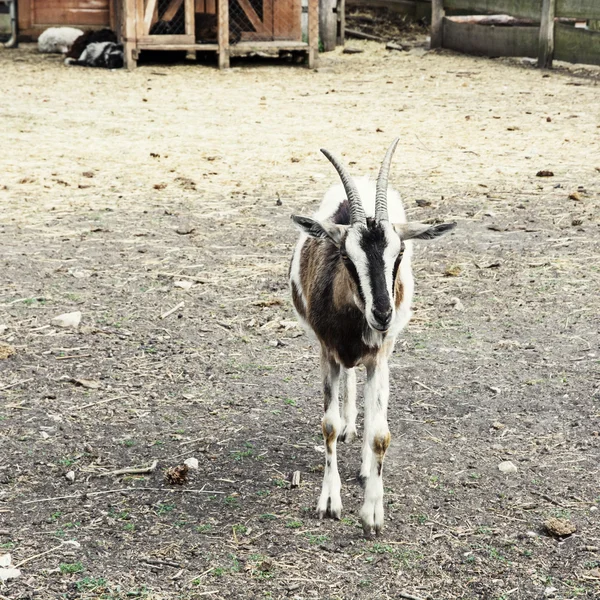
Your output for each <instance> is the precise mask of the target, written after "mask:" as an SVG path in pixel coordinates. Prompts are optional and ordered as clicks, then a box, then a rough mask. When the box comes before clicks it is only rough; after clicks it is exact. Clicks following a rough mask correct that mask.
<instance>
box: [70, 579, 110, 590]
mask: <svg viewBox="0 0 600 600" xmlns="http://www.w3.org/2000/svg"><path fill="white" fill-rule="evenodd" d="M75 586H76V587H77V589H78V590H79V591H80V592H81V591H84V590H86V591H90V590H95V589H97V588H99V587H105V586H106V579H104V578H103V577H84V578H83V579H80V580H79V581H77V582H75Z"/></svg>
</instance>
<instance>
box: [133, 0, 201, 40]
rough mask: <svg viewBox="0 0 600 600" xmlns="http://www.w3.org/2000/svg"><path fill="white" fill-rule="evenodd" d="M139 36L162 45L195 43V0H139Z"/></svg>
mask: <svg viewBox="0 0 600 600" xmlns="http://www.w3.org/2000/svg"><path fill="white" fill-rule="evenodd" d="M167 36H168V37H167ZM137 37H138V39H141V40H142V41H144V42H146V43H156V44H161V45H165V44H193V43H194V0H137Z"/></svg>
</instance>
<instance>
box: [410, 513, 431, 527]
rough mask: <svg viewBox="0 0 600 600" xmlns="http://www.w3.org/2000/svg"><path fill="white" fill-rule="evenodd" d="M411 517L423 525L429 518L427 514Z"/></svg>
mask: <svg viewBox="0 0 600 600" xmlns="http://www.w3.org/2000/svg"><path fill="white" fill-rule="evenodd" d="M412 518H413V519H414V520H415V522H416V523H418V524H419V525H425V523H427V521H428V520H429V517H428V516H427V515H412Z"/></svg>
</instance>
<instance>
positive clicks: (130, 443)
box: [121, 439, 137, 448]
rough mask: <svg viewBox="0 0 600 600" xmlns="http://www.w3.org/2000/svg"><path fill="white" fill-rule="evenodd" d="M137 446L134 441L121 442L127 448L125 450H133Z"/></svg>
mask: <svg viewBox="0 0 600 600" xmlns="http://www.w3.org/2000/svg"><path fill="white" fill-rule="evenodd" d="M136 444H137V442H136V441H135V440H132V439H127V440H123V441H122V442H121V445H122V446H125V448H131V447H132V446H135V445H136Z"/></svg>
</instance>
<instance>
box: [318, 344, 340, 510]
mask: <svg viewBox="0 0 600 600" xmlns="http://www.w3.org/2000/svg"><path fill="white" fill-rule="evenodd" d="M321 371H322V376H323V400H324V405H325V415H324V416H323V421H322V422H321V425H322V428H323V438H324V440H325V474H324V476H323V488H322V490H321V496H320V498H319V503H318V505H317V512H318V513H319V518H321V519H322V518H323V517H324V516H325V515H326V514H329V516H331V517H333V518H334V519H339V518H340V517H341V515H342V496H341V487H342V486H341V482H340V474H339V473H338V468H337V449H336V448H337V437H338V435H339V434H340V430H341V426H342V420H341V418H340V406H339V389H340V365H339V364H338V363H337V362H335V361H334V360H333V359H332V358H331V357H329V356H327V355H326V354H325V352H323V353H322V354H321Z"/></svg>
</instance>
